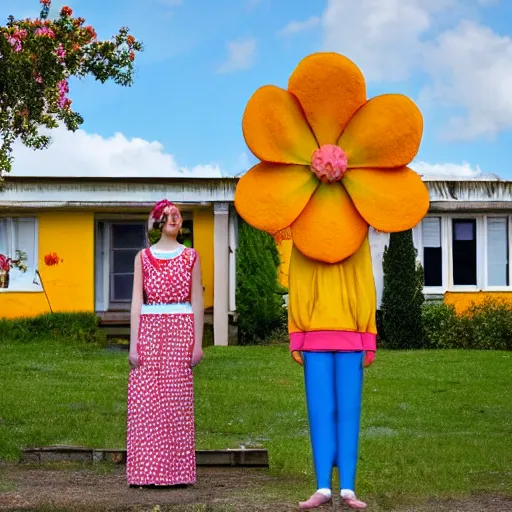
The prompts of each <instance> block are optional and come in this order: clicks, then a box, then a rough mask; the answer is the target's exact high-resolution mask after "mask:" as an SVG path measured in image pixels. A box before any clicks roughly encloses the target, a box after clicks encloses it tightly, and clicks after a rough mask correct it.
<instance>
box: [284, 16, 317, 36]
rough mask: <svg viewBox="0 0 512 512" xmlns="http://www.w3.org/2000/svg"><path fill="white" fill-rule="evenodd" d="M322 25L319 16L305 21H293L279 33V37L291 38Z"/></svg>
mask: <svg viewBox="0 0 512 512" xmlns="http://www.w3.org/2000/svg"><path fill="white" fill-rule="evenodd" d="M319 24H320V18H319V17H318V16H311V18H308V19H307V20H304V21H296V20H292V21H290V23H288V24H287V25H286V26H285V27H284V28H283V29H282V30H280V31H279V32H278V35H279V36H290V35H293V34H298V33H299V32H305V31H306V30H311V29H312V28H315V27H316V26H317V25H319Z"/></svg>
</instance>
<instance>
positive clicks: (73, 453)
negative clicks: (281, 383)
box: [20, 446, 269, 468]
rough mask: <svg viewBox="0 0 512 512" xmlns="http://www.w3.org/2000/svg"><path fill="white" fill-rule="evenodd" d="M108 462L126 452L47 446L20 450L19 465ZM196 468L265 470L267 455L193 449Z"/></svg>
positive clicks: (250, 451) (261, 451)
mask: <svg viewBox="0 0 512 512" xmlns="http://www.w3.org/2000/svg"><path fill="white" fill-rule="evenodd" d="M48 462H81V463H95V462H110V463H114V464H126V450H112V449H94V448H84V447H80V446H47V447H40V448H27V449H25V450H23V452H22V455H21V459H20V463H23V464H44V463H48ZM196 465H197V466H209V467H252V468H268V466H269V463H268V452H267V450H265V449H260V448H249V449H245V448H239V449H227V450H196Z"/></svg>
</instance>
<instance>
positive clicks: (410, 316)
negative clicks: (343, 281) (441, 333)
mask: <svg viewBox="0 0 512 512" xmlns="http://www.w3.org/2000/svg"><path fill="white" fill-rule="evenodd" d="M382 265H383V270H384V290H383V294H382V325H383V338H384V339H383V346H385V347H386V348H392V349H409V348H420V347H421V346H422V345H423V334H422V321H421V313H422V305H423V302H424V300H425V299H424V297H423V269H421V267H419V266H418V264H417V263H416V249H415V248H414V244H413V239H412V230H408V231H403V232H400V233H391V235H390V239H389V246H387V247H386V249H385V250H384V258H383V262H382Z"/></svg>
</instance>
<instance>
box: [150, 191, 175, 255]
mask: <svg viewBox="0 0 512 512" xmlns="http://www.w3.org/2000/svg"><path fill="white" fill-rule="evenodd" d="M173 211H176V212H178V213H180V210H179V208H178V207H177V206H176V205H175V204H174V203H172V202H171V201H168V200H167V199H162V200H161V201H158V203H156V204H155V206H154V208H153V209H152V210H151V213H150V214H149V218H148V244H149V245H154V244H156V243H157V242H158V240H160V238H161V237H162V229H163V227H164V226H165V223H166V222H167V217H168V216H169V215H170V214H171V213H173ZM180 215H181V213H180Z"/></svg>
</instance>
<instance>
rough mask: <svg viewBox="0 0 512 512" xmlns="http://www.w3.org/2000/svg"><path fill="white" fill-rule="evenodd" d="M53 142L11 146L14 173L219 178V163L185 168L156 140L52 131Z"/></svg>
mask: <svg viewBox="0 0 512 512" xmlns="http://www.w3.org/2000/svg"><path fill="white" fill-rule="evenodd" d="M51 136H52V140H53V142H52V144H51V146H50V147H49V148H48V149H46V150H41V151H34V150H32V149H28V148H26V147H25V146H23V145H22V144H21V143H20V142H19V141H18V142H16V143H15V145H14V151H13V157H14V164H13V171H12V175H13V176H105V177H111V176H116V177H117V176H119V177H136V176H140V177H196V178H199V177H221V176H222V171H221V169H220V167H219V166H218V165H215V164H206V165H197V166H195V167H192V168H190V169H189V168H185V167H181V166H179V165H178V163H177V162H176V159H175V158H174V156H173V155H171V154H169V153H165V152H164V148H163V146H162V144H160V143H159V142H156V141H155V142H149V141H147V140H144V139H140V138H133V139H128V138H126V137H125V136H124V135H123V134H122V133H116V134H115V135H114V136H113V137H108V138H106V137H102V136H101V135H96V134H90V133H87V132H85V131H84V130H78V131H76V132H75V133H72V132H69V131H67V130H66V129H65V128H57V129H56V130H52V132H51Z"/></svg>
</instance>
